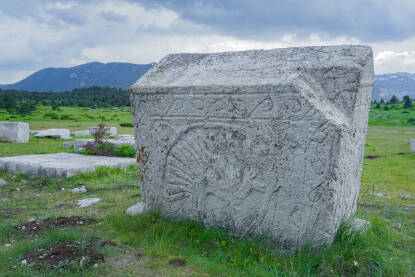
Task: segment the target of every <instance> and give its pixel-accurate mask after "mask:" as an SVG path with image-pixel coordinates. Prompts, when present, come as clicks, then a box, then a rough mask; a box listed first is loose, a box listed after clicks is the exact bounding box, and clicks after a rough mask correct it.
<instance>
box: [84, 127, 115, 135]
mask: <svg viewBox="0 0 415 277" xmlns="http://www.w3.org/2000/svg"><path fill="white" fill-rule="evenodd" d="M88 130H89V134H90V135H91V136H93V135H94V134H95V133H96V132H97V130H98V127H89V128H88ZM104 133H105V134H108V135H111V136H116V135H117V127H105V128H104Z"/></svg>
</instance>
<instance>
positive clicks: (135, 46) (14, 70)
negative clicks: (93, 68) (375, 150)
mask: <svg viewBox="0 0 415 277" xmlns="http://www.w3.org/2000/svg"><path fill="white" fill-rule="evenodd" d="M40 3H42V4H40V6H38V7H36V8H34V9H33V11H32V13H33V14H32V15H24V16H14V15H11V14H5V13H4V12H3V13H2V11H1V9H0V41H1V42H2V43H0V83H12V82H15V81H17V80H18V79H17V78H23V77H25V76H27V75H26V73H27V72H33V71H36V70H39V69H42V68H44V67H49V66H54V67H66V66H74V65H79V64H82V63H85V62H91V61H100V62H131V63H150V62H157V61H158V60H160V59H161V58H162V57H163V56H165V55H166V54H169V53H178V52H217V51H232V50H247V49H272V48H278V47H293V46H306V45H335V44H364V42H362V41H361V40H359V39H357V38H353V37H348V36H342V35H339V36H338V37H323V36H322V35H321V34H317V33H312V34H311V35H308V36H304V35H302V36H299V35H297V34H296V33H294V32H289V33H286V34H284V35H282V36H275V37H272V38H270V37H269V38H268V39H267V40H266V41H264V40H259V39H247V38H241V37H238V36H231V35H223V34H219V33H216V32H215V31H213V30H212V29H210V28H208V27H206V26H203V25H201V24H196V23H194V22H191V21H189V20H185V19H183V18H182V17H181V16H180V14H178V13H177V12H175V11H172V10H168V9H166V8H162V7H156V8H145V7H143V6H142V5H140V4H138V3H134V2H129V1H127V0H117V1H111V0H103V1H99V0H90V1H54V2H49V3H48V2H40ZM414 45H415V38H412V39H408V40H405V41H401V42H382V43H376V44H372V46H373V49H374V53H375V70H376V73H386V72H396V71H409V72H415V49H414Z"/></svg>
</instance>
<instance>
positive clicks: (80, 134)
mask: <svg viewBox="0 0 415 277" xmlns="http://www.w3.org/2000/svg"><path fill="white" fill-rule="evenodd" d="M71 135H72V136H74V137H85V136H89V130H82V131H73V132H71Z"/></svg>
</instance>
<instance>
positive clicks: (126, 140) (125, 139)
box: [74, 135, 136, 152]
mask: <svg viewBox="0 0 415 277" xmlns="http://www.w3.org/2000/svg"><path fill="white" fill-rule="evenodd" d="M106 141H107V142H109V143H112V144H114V145H115V147H120V146H121V145H125V144H128V145H131V146H133V147H134V148H136V146H135V140H134V136H132V135H119V136H118V138H117V139H107V140H106ZM89 142H94V140H93V139H76V140H75V141H74V151H75V152H82V151H84V150H85V146H86V145H87V144H88V143H89Z"/></svg>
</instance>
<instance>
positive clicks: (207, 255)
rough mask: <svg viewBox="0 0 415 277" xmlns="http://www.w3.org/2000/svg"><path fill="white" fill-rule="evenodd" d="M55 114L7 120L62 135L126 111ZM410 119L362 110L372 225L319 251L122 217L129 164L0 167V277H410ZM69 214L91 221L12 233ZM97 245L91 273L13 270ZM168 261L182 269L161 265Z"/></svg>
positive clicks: (43, 145)
mask: <svg viewBox="0 0 415 277" xmlns="http://www.w3.org/2000/svg"><path fill="white" fill-rule="evenodd" d="M61 109H62V111H58V112H57V113H58V115H59V116H60V115H61V114H71V115H72V116H73V117H74V118H75V119H76V121H75V119H72V120H60V119H59V120H56V119H51V118H50V119H49V118H47V117H45V113H48V112H56V111H52V110H51V109H50V108H48V107H41V109H39V110H38V111H36V112H34V113H33V115H31V116H26V117H23V118H22V117H17V118H10V119H9V120H12V121H26V122H29V124H30V126H31V128H32V129H42V128H46V127H69V128H70V129H71V130H81V129H85V127H88V126H93V125H96V124H97V123H100V122H105V123H106V124H107V125H111V126H118V125H117V124H119V123H120V122H131V115H130V113H129V111H117V110H99V109H97V110H92V109H83V108H73V107H66V108H65V107H63V108H61ZM412 113H413V117H414V118H415V111H412V110H410V111H409V114H407V113H402V109H400V112H399V110H390V111H383V110H382V111H372V112H371V117H370V124H371V125H370V126H369V129H368V134H367V140H366V147H365V156H372V159H365V160H364V166H363V175H362V183H361V193H360V198H359V202H358V209H357V217H358V218H362V219H366V220H369V221H370V222H371V224H372V227H371V228H370V229H369V231H367V232H366V233H365V234H359V233H356V232H351V231H348V226H347V225H345V226H343V227H342V228H341V229H340V230H339V232H338V235H337V237H336V240H335V242H334V244H333V245H332V246H330V247H329V248H327V249H326V250H324V251H322V252H320V253H315V252H310V251H308V250H304V251H301V252H299V253H296V254H293V255H278V254H275V253H271V252H270V251H269V250H266V249H264V248H262V247H261V244H260V242H258V241H245V240H240V239H235V238H232V237H230V236H228V235H227V234H226V232H224V231H223V230H212V229H207V228H205V227H203V226H201V225H200V224H198V223H195V222H188V221H186V222H181V221H178V220H175V219H166V218H162V217H160V215H159V214H158V213H157V212H149V213H146V214H143V215H140V216H136V217H130V216H128V215H126V214H125V209H126V208H127V207H129V206H131V205H133V204H135V203H136V202H138V201H139V200H140V190H139V181H138V177H137V171H136V168H135V167H131V168H129V169H127V170H119V169H112V170H109V169H105V168H102V169H99V170H98V171H96V172H95V173H89V174H82V175H79V176H75V177H72V178H69V179H66V178H57V179H50V178H31V177H29V176H23V175H20V174H11V173H7V172H5V171H0V178H3V179H5V180H7V181H8V182H9V185H7V186H3V187H0V276H415V263H414V261H415V198H412V199H407V200H404V199H401V197H400V196H401V194H412V195H413V196H415V167H414V165H415V153H409V139H410V138H415V127H411V126H410V125H411V124H407V123H408V118H410V116H411V114H412ZM379 114H380V115H382V117H379V116H378V115H379ZM385 116H386V117H388V118H389V119H392V120H391V121H388V120H386V119H385V118H384V117H385ZM8 117H11V116H10V115H9V114H7V113H6V112H4V111H3V112H1V111H0V121H2V120H6V119H7V118H8ZM91 117H92V118H91ZM103 117H105V119H106V120H103ZM398 120H399V121H398ZM405 121H406V123H405ZM388 125H389V126H388ZM118 127H119V126H118ZM121 132H122V133H132V129H131V128H125V129H123V128H122V129H121ZM61 145H62V141H61V140H53V139H35V138H31V140H30V142H29V143H28V144H10V143H0V156H6V155H18V154H28V153H54V152H61V151H63V148H62V147H61ZM79 184H85V185H86V187H87V189H88V192H87V193H86V194H85V195H81V196H80V195H76V194H72V193H71V192H70V189H71V188H74V187H77V186H79ZM62 188H64V190H62ZM374 193H383V194H385V195H387V196H390V199H382V198H377V197H375V196H374V195H373V194H374ZM84 197H99V198H101V199H102V201H101V202H99V203H98V204H96V205H95V206H93V207H92V208H90V209H79V208H76V206H75V204H74V203H75V200H77V199H80V198H84ZM1 208H3V210H2V209H1ZM4 208H7V209H9V210H7V211H8V212H6V210H5V209H4ZM10 209H15V210H10ZM8 213H9V214H8ZM69 215H80V216H84V217H89V218H93V219H95V220H96V221H97V222H96V223H92V224H86V225H85V226H76V227H64V228H62V227H56V226H54V227H51V228H49V229H47V230H46V231H44V232H42V233H40V234H36V235H27V234H22V233H21V232H19V231H18V230H17V229H16V228H14V226H17V225H20V224H22V223H24V222H27V221H28V220H29V219H30V218H36V219H48V218H52V219H55V218H57V217H59V216H69ZM106 240H110V241H112V242H114V243H115V244H116V245H110V246H104V247H100V246H99V245H98V246H95V248H96V249H97V251H100V252H101V253H103V254H104V256H105V262H100V263H98V267H94V266H85V267H81V266H79V264H62V265H60V266H57V267H56V268H50V267H46V266H43V267H39V266H22V264H21V263H22V260H23V258H24V257H25V255H26V254H27V253H29V252H32V251H34V250H38V249H45V248H47V247H48V246H50V245H52V244H54V243H56V242H71V241H76V242H78V243H79V245H84V244H87V243H88V242H97V241H106ZM6 244H11V246H9V247H6V246H5V245H6ZM172 259H180V260H181V261H185V263H186V264H185V265H184V266H180V265H177V264H170V263H169V262H171V261H172Z"/></svg>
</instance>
